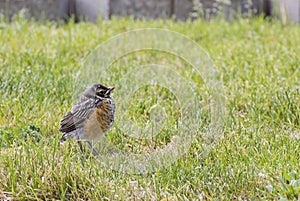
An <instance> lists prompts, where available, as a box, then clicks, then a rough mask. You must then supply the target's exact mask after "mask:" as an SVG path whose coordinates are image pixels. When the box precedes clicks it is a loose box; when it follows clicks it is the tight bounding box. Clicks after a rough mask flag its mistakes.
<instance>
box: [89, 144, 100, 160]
mask: <svg viewBox="0 0 300 201" xmlns="http://www.w3.org/2000/svg"><path fill="white" fill-rule="evenodd" d="M87 143H88V144H89V146H90V148H91V149H92V153H93V155H94V156H98V155H99V153H98V152H97V151H96V150H95V149H94V146H93V144H92V142H91V141H87Z"/></svg>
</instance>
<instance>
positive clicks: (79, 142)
mask: <svg viewBox="0 0 300 201" xmlns="http://www.w3.org/2000/svg"><path fill="white" fill-rule="evenodd" d="M77 143H78V146H79V148H80V151H81V152H83V148H82V142H81V141H77Z"/></svg>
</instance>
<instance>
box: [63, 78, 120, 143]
mask: <svg viewBox="0 0 300 201" xmlns="http://www.w3.org/2000/svg"><path fill="white" fill-rule="evenodd" d="M114 88H115V87H105V86H103V85H101V84H94V85H93V86H92V87H89V88H87V89H86V90H85V91H84V93H83V95H82V96H81V97H80V98H79V100H78V102H77V103H76V104H75V105H74V106H73V107H72V109H71V111H70V112H68V113H67V114H66V115H65V116H64V117H63V119H62V120H61V121H60V129H59V131H61V132H62V133H64V134H63V136H62V137H61V138H60V139H59V141H60V142H64V141H65V140H67V139H69V138H71V139H74V140H77V141H87V142H88V143H89V145H90V146H92V145H91V141H94V140H98V139H100V138H101V136H103V135H104V134H106V133H107V132H108V131H109V130H110V129H111V128H112V126H113V124H114V114H115V103H114V100H113V99H112V98H111V97H110V93H111V92H112V91H113V90H114Z"/></svg>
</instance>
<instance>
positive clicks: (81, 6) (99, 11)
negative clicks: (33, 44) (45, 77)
mask: <svg viewBox="0 0 300 201" xmlns="http://www.w3.org/2000/svg"><path fill="white" fill-rule="evenodd" d="M20 12H21V13H22V14H24V15H25V16H26V17H28V18H31V17H34V18H35V19H38V20H40V19H48V20H49V19H50V20H61V19H63V20H68V19H69V18H70V17H74V18H75V21H77V22H78V21H81V20H88V21H93V22H96V21H97V19H98V18H103V19H109V18H111V17H112V16H133V17H134V18H138V19H149V18H150V19H155V18H175V19H177V20H187V19H195V18H198V17H202V18H205V19H211V18H214V17H217V16H221V17H224V18H226V19H227V20H231V19H232V18H235V17H237V16H253V15H264V16H266V17H274V18H279V19H281V20H282V21H283V22H284V23H286V22H288V21H291V22H295V23H299V22H300V1H299V0H209V1H208V0H1V1H0V14H1V15H2V16H4V17H6V18H7V19H9V20H11V19H12V18H13V16H14V15H15V14H17V13H20Z"/></svg>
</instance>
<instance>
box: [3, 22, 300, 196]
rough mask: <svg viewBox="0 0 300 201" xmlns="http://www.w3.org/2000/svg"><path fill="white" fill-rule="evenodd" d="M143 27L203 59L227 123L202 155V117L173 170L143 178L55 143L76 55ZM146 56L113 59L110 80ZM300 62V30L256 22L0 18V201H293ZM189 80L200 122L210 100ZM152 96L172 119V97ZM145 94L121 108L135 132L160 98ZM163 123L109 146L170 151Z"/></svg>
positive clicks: (299, 169)
mask: <svg viewBox="0 0 300 201" xmlns="http://www.w3.org/2000/svg"><path fill="white" fill-rule="evenodd" d="M149 27H157V28H164V29H169V30H172V31H176V32H179V33H182V34H184V35H186V36H187V37H189V38H191V39H193V40H195V41H196V42H197V43H198V44H199V45H200V46H202V47H203V48H204V49H205V50H206V51H207V52H208V53H209V54H210V56H211V57H212V59H213V61H214V62H215V64H216V67H217V69H218V71H219V73H220V77H221V80H222V82H223V85H224V89H225V95H226V111H227V115H226V118H225V122H224V127H223V131H222V132H223V134H224V138H222V139H220V141H218V143H217V144H216V145H215V146H214V147H213V148H212V149H210V150H207V151H205V146H203V139H202V136H201V133H202V132H204V130H205V123H208V120H206V119H205V118H204V125H203V128H200V131H199V132H200V134H199V136H198V137H196V138H195V139H193V142H192V146H191V147H190V148H189V150H188V152H187V153H186V154H184V155H183V156H182V157H181V158H179V159H178V160H177V161H176V162H175V163H173V164H172V165H171V166H168V167H165V168H163V169H160V170H157V171H155V172H153V173H151V174H150V173H149V174H146V175H138V174H137V175H132V174H125V173H120V172H118V171H113V170H110V169H107V168H105V167H104V166H102V165H101V164H99V163H98V162H97V161H96V160H94V159H93V158H89V157H86V155H85V154H83V153H81V152H80V149H79V148H78V146H77V144H76V142H72V141H68V142H67V143H65V144H63V145H61V144H59V143H58V138H59V137H60V136H61V134H60V133H59V132H58V128H59V121H60V119H61V118H62V116H63V115H64V114H65V113H66V112H67V111H68V110H69V109H70V107H71V105H72V103H73V100H72V96H73V91H74V82H73V81H74V78H75V76H76V73H77V71H78V70H79V69H80V67H81V65H82V63H83V61H84V58H85V57H86V56H87V55H89V54H90V53H91V52H92V51H93V50H94V48H95V47H96V46H97V45H99V44H100V43H101V42H104V41H105V40H106V39H109V38H111V37H113V36H115V35H116V34H119V33H122V32H125V31H128V30H133V29H137V28H149ZM145 55H147V54H146V53H143V52H141V53H136V54H133V55H129V56H128V57H126V58H124V59H123V60H121V61H117V62H116V63H115V64H114V65H113V68H112V71H113V73H112V77H111V78H110V80H111V81H112V82H116V80H117V79H118V77H120V76H121V75H124V73H126V71H127V69H128V68H130V66H135V65H136V66H138V63H139V62H141V63H147V62H149V57H147V56H145ZM299 55H300V27H299V26H297V25H282V24H280V23H279V22H276V21H275V22H267V21H264V20H263V19H261V18H257V19H252V20H249V19H245V20H237V21H235V22H231V23H228V22H224V21H220V20H216V21H210V22H205V21H201V20H199V21H195V22H186V23H183V22H174V21H162V20H158V21H134V20H132V19H112V20H111V21H100V22H99V23H98V24H97V25H94V24H91V23H79V24H73V23H69V24H53V23H50V22H39V23H34V22H28V21H26V20H24V19H15V20H14V21H13V22H12V23H6V22H5V21H3V20H2V21H0V64H1V70H0V94H1V100H0V147H1V152H0V199H1V197H4V195H7V196H13V197H14V198H16V199H21V200H28V199H42V200H43V199H52V198H53V199H61V200H64V199H65V200H71V199H72V200H79V199H81V200H88V199H90V200H99V199H100V198H102V199H110V200H123V199H127V200H131V199H142V200H159V199H163V198H170V199H174V200H176V199H177V200H184V199H186V200H191V199H200V198H203V199H206V200H212V199H216V200H232V199H238V200H245V199H249V200H274V199H275V200H276V199H280V198H282V199H284V198H286V199H289V200H293V199H294V200H296V199H300V187H299V186H300V185H299V183H300V181H299V179H300V178H299V175H300V143H299V139H300V57H299ZM147 59H148V60H147ZM150 61H152V62H153V61H155V62H157V61H160V62H162V63H171V64H174V65H175V64H176V65H179V66H180V65H182V66H185V65H186V64H183V63H184V62H182V61H177V60H176V59H174V58H172V57H171V56H170V55H167V54H164V53H157V52H153V53H151V57H150ZM192 79H193V81H194V82H196V84H197V86H199V93H200V97H201V100H204V103H203V104H202V105H203V108H204V109H203V116H204V117H207V116H208V109H207V108H206V107H205V106H206V105H207V103H205V102H207V101H208V100H209V95H207V94H206V92H207V91H206V89H205V87H204V86H203V81H202V80H201V79H200V78H192ZM105 84H110V83H105ZM202 86H203V87H202ZM157 90H158V91H159V94H160V95H164V96H166V97H167V98H166V100H167V101H166V102H165V103H164V104H165V106H166V108H167V109H166V113H167V114H168V115H172V116H173V118H174V119H175V118H176V117H178V114H177V113H176V111H177V110H178V108H177V107H176V106H172V103H174V97H172V95H171V94H170V93H169V92H168V91H164V89H157ZM153 94H155V92H154V91H151V90H148V91H147V90H145V92H144V93H138V94H135V95H134V97H135V99H136V102H135V101H133V102H132V104H130V107H129V108H128V110H129V111H128V112H129V114H130V115H132V116H133V117H134V116H139V115H140V117H142V118H141V119H142V120H141V121H140V122H138V123H140V124H141V125H143V123H145V121H147V108H148V107H150V106H151V105H152V104H153V103H155V101H156V99H155V97H152V96H153ZM114 96H117V90H116V92H115V94H114ZM149 97H151V98H150V99H149ZM168 97H169V98H168ZM174 119H173V120H174ZM175 120H176V119H175ZM169 125H170V128H169V129H168V128H167V129H166V130H163V131H162V132H161V133H160V134H159V135H158V136H156V138H155V139H154V141H153V142H152V143H154V144H151V142H148V141H147V140H145V141H143V140H134V139H130V138H129V137H128V136H124V135H122V134H121V133H120V131H118V129H113V130H112V131H111V132H110V133H109V134H108V139H109V140H110V141H111V142H113V143H115V144H116V146H117V147H119V148H120V149H121V150H123V151H124V152H135V153H138V152H143V151H151V150H153V149H156V148H159V147H163V146H164V145H165V144H167V143H168V142H170V140H171V137H172V135H173V134H172V131H174V121H171V122H170V124H169ZM203 152H205V154H203Z"/></svg>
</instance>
